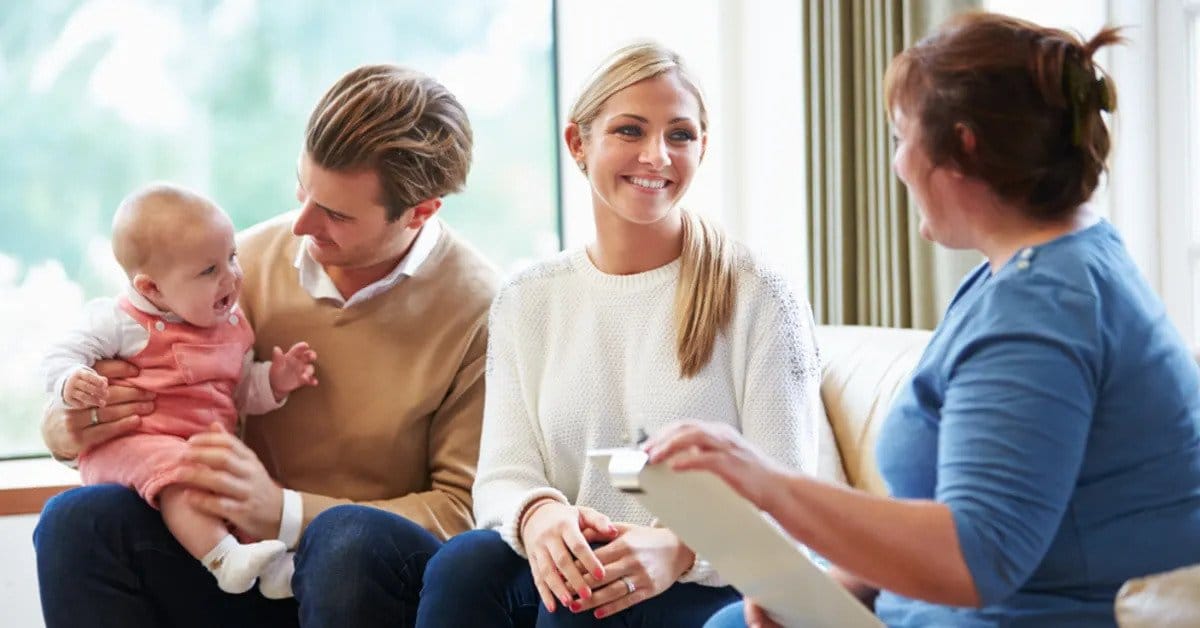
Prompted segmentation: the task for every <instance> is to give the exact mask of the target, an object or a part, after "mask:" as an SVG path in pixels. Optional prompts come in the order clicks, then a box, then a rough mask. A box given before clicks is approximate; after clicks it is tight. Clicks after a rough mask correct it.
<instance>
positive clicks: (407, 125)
mask: <svg viewBox="0 0 1200 628" xmlns="http://www.w3.org/2000/svg"><path fill="white" fill-rule="evenodd" d="M472 141H473V140H472V135H471V123H470V121H469V120H468V119H467V112H466V110H464V109H463V107H462V105H461V104H459V102H458V100H457V99H456V98H455V97H454V95H453V94H451V93H450V91H449V90H447V89H446V88H445V87H444V86H442V84H441V83H438V82H437V81H435V80H433V79H432V78H430V77H428V76H426V75H424V74H421V73H420V72H417V71H415V70H411V69H409V68H404V67H400V66H395V65H368V66H363V67H360V68H357V69H355V70H351V71H350V72H349V73H347V74H346V75H345V76H343V77H342V78H340V79H338V81H337V82H336V83H334V84H333V87H330V88H329V91H328V92H326V93H325V96H324V97H322V98H321V102H319V103H317V106H316V108H315V109H313V112H312V115H311V116H310V117H309V119H308V129H307V130H306V132H305V142H304V148H305V150H306V151H307V152H308V155H309V157H310V158H311V159H312V160H313V162H314V163H316V164H317V165H318V166H320V167H322V168H325V169H327V170H334V171H342V172H345V171H352V170H362V169H368V168H370V169H374V170H375V171H376V172H377V173H378V174H379V182H380V184H381V186H382V187H383V196H384V197H383V198H382V199H380V202H381V203H382V204H383V205H384V206H385V207H386V208H387V218H388V220H397V219H398V218H400V216H401V215H403V214H404V212H405V211H407V210H408V209H409V208H411V207H413V206H414V205H417V204H418V203H420V202H422V201H425V200H428V199H431V198H441V197H443V196H446V195H447V194H452V193H454V192H458V191H460V190H462V188H463V185H464V184H465V183H466V180H467V172H468V171H469V170H470V168H471V146H472Z"/></svg>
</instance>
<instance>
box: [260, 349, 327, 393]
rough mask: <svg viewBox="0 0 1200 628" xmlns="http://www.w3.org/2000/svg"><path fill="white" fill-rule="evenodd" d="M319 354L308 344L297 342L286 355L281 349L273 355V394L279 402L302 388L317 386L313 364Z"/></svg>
mask: <svg viewBox="0 0 1200 628" xmlns="http://www.w3.org/2000/svg"><path fill="white" fill-rule="evenodd" d="M316 359H317V352H316V351H313V350H312V349H309V348H308V343H307V342H297V343H296V344H294V345H292V348H291V349H288V350H287V353H284V352H283V350H282V349H280V348H279V347H275V351H274V352H273V353H272V354H271V392H273V393H275V400H276V401H279V400H281V399H283V398H284V397H286V396H288V393H290V392H292V391H293V390H296V389H297V388H300V387H301V386H316V385H317V378H316V375H315V374H314V372H315V368H314V367H313V362H314V361H316Z"/></svg>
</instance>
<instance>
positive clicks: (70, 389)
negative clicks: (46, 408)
mask: <svg viewBox="0 0 1200 628" xmlns="http://www.w3.org/2000/svg"><path fill="white" fill-rule="evenodd" d="M62 397H63V402H64V403H66V404H67V406H68V407H71V408H103V407H104V404H105V403H106V402H107V400H108V378H106V377H104V376H103V375H100V374H98V373H96V372H95V371H93V370H91V369H85V368H81V369H77V370H76V371H75V372H74V373H72V374H71V376H70V377H68V378H67V382H66V383H65V384H63V390H62Z"/></svg>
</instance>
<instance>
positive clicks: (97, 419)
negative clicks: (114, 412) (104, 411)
mask: <svg viewBox="0 0 1200 628" xmlns="http://www.w3.org/2000/svg"><path fill="white" fill-rule="evenodd" d="M92 425H100V413H99V411H98V409H97V408H92Z"/></svg>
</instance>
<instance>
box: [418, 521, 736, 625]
mask: <svg viewBox="0 0 1200 628" xmlns="http://www.w3.org/2000/svg"><path fill="white" fill-rule="evenodd" d="M740 597H741V596H740V595H738V593H737V591H735V590H734V589H732V588H731V587H721V588H716V587H706V586H701V585H698V584H681V583H677V584H675V585H674V586H672V587H671V588H670V589H667V590H666V591H664V592H663V593H661V594H659V595H657V596H655V597H652V598H650V599H648V600H646V601H644V602H642V603H640V604H635V605H634V606H632V607H630V608H628V609H626V610H624V611H621V612H620V613H617V614H616V615H613V616H611V617H605V618H604V619H596V618H595V617H594V616H593V615H592V613H591V612H590V611H589V612H585V613H579V614H575V613H572V612H571V611H570V610H569V609H565V608H561V607H559V608H557V609H556V611H555V612H554V613H548V612H546V607H545V606H543V605H542V603H541V598H540V597H539V596H538V593H537V589H536V587H535V586H534V584H533V577H532V575H530V573H529V561H527V560H525V559H524V558H521V557H520V556H518V555H517V553H516V552H514V551H513V550H512V548H510V547H509V546H508V544H507V543H505V542H504V540H503V539H501V538H500V534H499V533H498V532H496V531H494V530H474V531H472V532H466V533H464V534H460V535H458V536H456V537H454V538H452V539H450V540H449V541H447V542H446V544H445V545H443V546H442V549H441V550H439V551H438V553H437V554H436V555H434V557H433V559H432V560H431V561H429V567H428V568H427V569H426V570H425V587H424V589H422V590H421V606H420V608H419V610H418V612H417V625H418V626H422V627H423V628H433V627H435V626H449V627H452V628H458V627H461V626H471V627H472V628H483V627H485V626H539V627H542V626H555V627H558V626H630V627H633V626H668V627H669V626H679V627H681V628H683V627H686V628H695V627H696V626H700V625H703V624H704V622H705V620H707V619H708V618H709V616H710V615H712V614H713V613H715V612H717V611H718V610H720V609H721V608H722V607H724V606H725V605H727V604H731V603H733V602H736V601H737V600H738V599H740Z"/></svg>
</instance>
